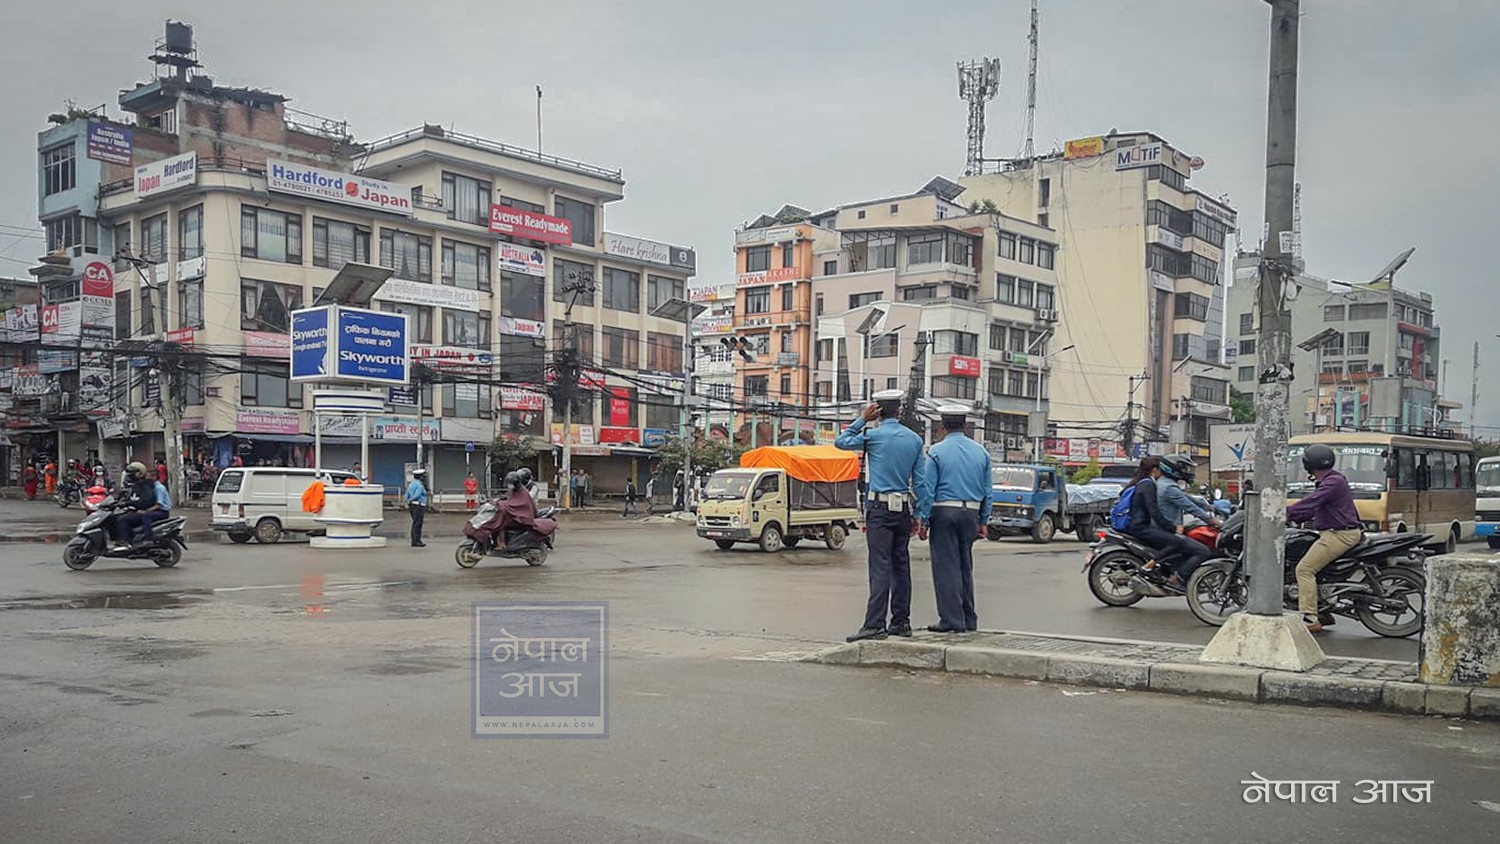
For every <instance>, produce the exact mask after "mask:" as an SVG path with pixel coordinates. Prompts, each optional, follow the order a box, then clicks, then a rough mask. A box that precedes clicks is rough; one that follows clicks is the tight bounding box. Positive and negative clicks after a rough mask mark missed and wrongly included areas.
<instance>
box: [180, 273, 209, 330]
mask: <svg viewBox="0 0 1500 844" xmlns="http://www.w3.org/2000/svg"><path fill="white" fill-rule="evenodd" d="M177 309H178V311H180V316H179V321H178V323H177V327H178V328H202V327H203V279H201V278H199V279H194V280H192V281H183V282H179V283H178V285H177Z"/></svg>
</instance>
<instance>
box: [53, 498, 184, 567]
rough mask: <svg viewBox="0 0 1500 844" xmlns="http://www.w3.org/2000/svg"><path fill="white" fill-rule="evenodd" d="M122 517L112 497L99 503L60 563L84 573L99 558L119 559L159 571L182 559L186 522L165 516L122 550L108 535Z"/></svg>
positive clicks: (84, 520)
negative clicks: (142, 562)
mask: <svg viewBox="0 0 1500 844" xmlns="http://www.w3.org/2000/svg"><path fill="white" fill-rule="evenodd" d="M122 515H124V512H123V511H122V506H121V504H120V503H119V502H117V501H116V500H115V497H114V496H113V495H111V496H108V497H106V498H105V499H104V500H103V501H101V502H99V506H98V508H97V509H95V510H94V511H93V512H91V513H89V514H88V515H87V516H84V518H83V521H82V522H80V523H79V524H78V530H77V531H76V532H75V535H74V536H73V538H72V539H70V540H68V544H67V545H66V546H65V547H64V548H63V563H64V564H66V565H67V567H68V568H70V569H73V570H74V571H83V570H84V569H86V568H88V567H89V566H91V565H93V564H94V561H95V560H98V559H99V558H101V557H104V558H109V559H118V560H150V561H151V562H153V563H156V564H157V565H158V566H161V567H162V568H164V569H165V568H171V567H172V566H175V565H177V563H178V561H179V560H181V559H182V552H183V551H185V550H187V540H186V539H185V538H183V535H182V531H183V528H184V527H185V526H186V525H187V519H185V518H183V517H182V516H168V517H167V518H165V519H162V520H160V521H157V522H153V523H152V525H151V535H150V536H147V537H145V538H143V539H139V540H137V541H135V542H133V543H131V545H130V547H129V548H126V549H125V550H122V551H116V550H114V543H113V542H112V541H111V540H110V534H111V533H112V530H113V528H114V524H115V520H116V519H118V518H119V517H120V516H122Z"/></svg>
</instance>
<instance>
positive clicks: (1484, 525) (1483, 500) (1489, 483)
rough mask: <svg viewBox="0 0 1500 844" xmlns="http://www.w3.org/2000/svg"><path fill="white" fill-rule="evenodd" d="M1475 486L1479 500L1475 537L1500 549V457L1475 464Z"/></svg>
mask: <svg viewBox="0 0 1500 844" xmlns="http://www.w3.org/2000/svg"><path fill="white" fill-rule="evenodd" d="M1474 465H1475V468H1474V486H1475V487H1476V488H1477V495H1478V499H1477V501H1476V503H1475V509H1476V510H1477V511H1478V512H1477V514H1476V515H1475V517H1474V535H1475V536H1482V537H1484V538H1485V539H1486V540H1488V541H1489V543H1490V547H1491V548H1497V549H1500V531H1497V529H1500V457H1482V458H1480V459H1479V462H1478V463H1476V464H1474Z"/></svg>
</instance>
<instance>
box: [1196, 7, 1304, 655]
mask: <svg viewBox="0 0 1500 844" xmlns="http://www.w3.org/2000/svg"><path fill="white" fill-rule="evenodd" d="M1266 2H1267V3H1268V4H1269V5H1270V7H1271V33H1270V41H1271V50H1270V74H1269V78H1268V85H1267V89H1268V90H1267V120H1266V199H1265V213H1266V242H1265V244H1264V245H1263V246H1262V248H1261V257H1260V272H1259V276H1260V278H1259V287H1258V296H1257V299H1258V311H1259V315H1260V336H1259V338H1258V340H1259V342H1258V343H1257V346H1258V348H1257V356H1258V358H1257V371H1258V373H1259V374H1258V382H1259V383H1258V387H1257V390H1256V414H1255V487H1256V489H1255V491H1254V492H1252V493H1250V494H1248V495H1247V496H1246V497H1245V498H1246V508H1247V510H1248V512H1247V513H1246V519H1245V526H1246V542H1245V557H1246V569H1245V571H1246V578H1247V579H1248V581H1249V592H1250V594H1249V600H1248V603H1247V606H1246V609H1247V610H1248V612H1243V613H1238V614H1236V615H1234V616H1231V618H1230V621H1229V623H1226V624H1225V625H1224V627H1222V628H1220V630H1219V633H1217V634H1216V635H1215V636H1214V639H1213V641H1212V642H1211V643H1209V646H1208V647H1207V648H1206V649H1205V650H1204V653H1203V656H1202V659H1203V660H1204V661H1205V662H1230V663H1237V664H1242V665H1256V666H1260V667H1267V668H1279V669H1281V670H1290V671H1306V670H1307V669H1309V668H1311V667H1313V666H1314V665H1317V664H1318V663H1320V662H1322V661H1323V659H1324V655H1323V651H1322V649H1321V648H1319V647H1318V644H1317V642H1316V641H1314V640H1313V638H1312V635H1311V634H1310V633H1308V631H1307V628H1306V626H1304V625H1303V623H1302V620H1301V619H1300V618H1298V617H1296V616H1292V615H1285V614H1283V612H1282V582H1283V576H1284V575H1283V570H1282V567H1283V560H1284V557H1285V553H1286V542H1285V539H1286V537H1285V534H1286V480H1287V478H1286V475H1287V466H1286V454H1287V438H1288V434H1289V422H1288V418H1287V404H1288V400H1287V393H1288V389H1289V386H1290V384H1291V381H1292V335H1291V323H1292V315H1291V310H1290V308H1289V307H1288V305H1287V300H1286V290H1287V286H1288V284H1289V282H1290V280H1291V278H1292V276H1293V275H1294V274H1295V266H1294V263H1293V262H1294V257H1293V247H1294V246H1295V242H1294V241H1295V236H1294V231H1295V226H1294V222H1295V220H1294V218H1295V205H1296V202H1295V191H1296V187H1295V186H1296V162H1297V38H1298V27H1299V24H1300V14H1301V8H1300V6H1301V3H1300V0H1266Z"/></svg>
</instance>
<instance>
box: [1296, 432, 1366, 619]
mask: <svg viewBox="0 0 1500 844" xmlns="http://www.w3.org/2000/svg"><path fill="white" fill-rule="evenodd" d="M1334 462H1335V456H1334V453H1333V449H1331V448H1329V447H1328V446H1326V445H1322V444H1318V445H1310V446H1308V447H1307V448H1306V449H1305V450H1303V452H1302V468H1304V469H1306V470H1307V473H1308V474H1309V475H1311V476H1312V479H1313V481H1314V483H1316V484H1317V488H1316V489H1314V490H1313V491H1312V492H1311V493H1309V494H1308V495H1307V497H1305V498H1303V499H1302V500H1300V501H1298V502H1297V503H1295V504H1292V505H1291V506H1289V507H1287V508H1286V517H1287V520H1288V521H1293V522H1312V523H1313V527H1314V528H1316V529H1317V531H1318V540H1317V541H1316V542H1314V543H1313V544H1312V547H1310V548H1308V549H1307V553H1305V554H1303V555H1302V560H1301V561H1300V562H1298V563H1297V609H1298V610H1300V611H1301V613H1302V621H1303V623H1304V624H1306V625H1307V629H1308V630H1310V631H1312V632H1313V633H1321V632H1322V631H1323V627H1324V626H1325V625H1331V624H1333V616H1332V615H1323V616H1319V615H1318V572H1320V571H1322V570H1323V569H1324V567H1326V566H1327V565H1328V564H1329V563H1331V562H1333V561H1334V560H1337V559H1338V558H1339V556H1340V555H1341V554H1343V553H1344V552H1345V551H1348V550H1349V549H1350V548H1353V547H1354V546H1356V545H1358V544H1359V541H1360V540H1361V539H1363V538H1364V530H1363V529H1362V528H1361V527H1360V524H1359V510H1357V509H1356V508H1355V506H1354V493H1353V491H1351V490H1350V489H1349V481H1348V479H1346V478H1345V477H1344V476H1343V475H1342V474H1340V473H1339V472H1337V471H1335V470H1334V468H1333V464H1334Z"/></svg>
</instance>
